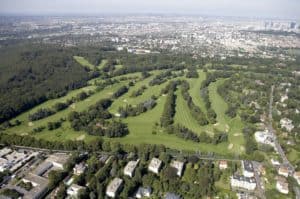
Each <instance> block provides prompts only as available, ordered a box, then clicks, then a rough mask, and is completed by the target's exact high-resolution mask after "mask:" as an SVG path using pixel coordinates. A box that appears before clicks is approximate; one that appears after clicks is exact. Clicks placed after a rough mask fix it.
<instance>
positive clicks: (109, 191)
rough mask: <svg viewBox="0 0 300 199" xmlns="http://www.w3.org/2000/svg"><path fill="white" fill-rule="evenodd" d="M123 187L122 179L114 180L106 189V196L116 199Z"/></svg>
mask: <svg viewBox="0 0 300 199" xmlns="http://www.w3.org/2000/svg"><path fill="white" fill-rule="evenodd" d="M122 185H123V180H122V179H121V178H114V179H113V180H112V181H111V182H110V183H109V185H108V186H107V188H106V195H107V196H109V197H111V198H115V197H116V195H117V194H118V192H119V191H120V189H121V186H122Z"/></svg>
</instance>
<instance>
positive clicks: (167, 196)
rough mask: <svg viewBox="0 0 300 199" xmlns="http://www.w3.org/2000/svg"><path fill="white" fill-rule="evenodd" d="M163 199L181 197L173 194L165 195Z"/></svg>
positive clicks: (179, 198) (178, 198)
mask: <svg viewBox="0 0 300 199" xmlns="http://www.w3.org/2000/svg"><path fill="white" fill-rule="evenodd" d="M165 199H181V197H180V196H179V195H177V194H175V193H166V195H165Z"/></svg>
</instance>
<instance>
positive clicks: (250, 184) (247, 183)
mask: <svg viewBox="0 0 300 199" xmlns="http://www.w3.org/2000/svg"><path fill="white" fill-rule="evenodd" d="M230 184H231V187H234V188H242V189H246V190H249V191H253V190H254V189H255V188H256V181H255V178H248V177H245V176H240V175H233V176H231V178H230Z"/></svg>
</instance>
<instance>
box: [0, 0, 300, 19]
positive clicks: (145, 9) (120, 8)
mask: <svg viewBox="0 0 300 199" xmlns="http://www.w3.org/2000/svg"><path fill="white" fill-rule="evenodd" d="M299 7H300V1H298V0H0V12H1V13H25V14H30V13H31V14H43V13H47V14H51V13H54V14H72V13H73V14H87V13H89V14H101V13H150V12H151V13H180V14H209V15H227V16H261V17H285V18H300V12H298V10H297V8H299Z"/></svg>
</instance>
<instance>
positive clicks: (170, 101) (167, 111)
mask: <svg viewBox="0 0 300 199" xmlns="http://www.w3.org/2000/svg"><path fill="white" fill-rule="evenodd" d="M167 87H169V89H168V94H167V99H166V102H165V106H164V110H163V113H162V116H161V118H160V123H161V125H162V126H163V127H168V126H169V125H171V124H173V122H174V121H173V117H174V115H175V108H176V95H175V94H174V92H175V90H176V87H177V82H174V81H172V82H170V84H169V86H167Z"/></svg>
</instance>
